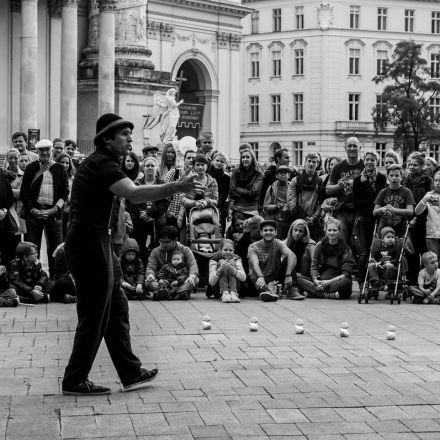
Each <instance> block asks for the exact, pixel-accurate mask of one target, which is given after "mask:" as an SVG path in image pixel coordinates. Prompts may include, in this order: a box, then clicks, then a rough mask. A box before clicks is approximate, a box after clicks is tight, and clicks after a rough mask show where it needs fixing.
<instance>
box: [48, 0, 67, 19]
mask: <svg viewBox="0 0 440 440" xmlns="http://www.w3.org/2000/svg"><path fill="white" fill-rule="evenodd" d="M62 6H63V5H62V1H61V0H50V2H49V7H48V9H49V15H50V16H51V17H54V18H61V8H62Z"/></svg>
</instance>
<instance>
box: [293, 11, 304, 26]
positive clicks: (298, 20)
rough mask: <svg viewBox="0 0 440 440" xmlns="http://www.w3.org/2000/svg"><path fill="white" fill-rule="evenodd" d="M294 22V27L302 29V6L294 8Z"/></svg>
mask: <svg viewBox="0 0 440 440" xmlns="http://www.w3.org/2000/svg"><path fill="white" fill-rule="evenodd" d="M295 24H296V29H304V6H297V7H296V8H295Z"/></svg>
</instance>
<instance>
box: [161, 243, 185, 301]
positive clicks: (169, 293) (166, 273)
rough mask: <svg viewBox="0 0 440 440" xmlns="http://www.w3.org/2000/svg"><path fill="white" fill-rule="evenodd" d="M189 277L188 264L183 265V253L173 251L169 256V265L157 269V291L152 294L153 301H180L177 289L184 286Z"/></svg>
mask: <svg viewBox="0 0 440 440" xmlns="http://www.w3.org/2000/svg"><path fill="white" fill-rule="evenodd" d="M188 275H189V269H188V264H186V263H185V261H184V258H183V252H181V251H174V252H173V255H172V256H171V263H167V264H165V265H164V266H162V267H161V268H160V269H159V273H158V274H157V279H158V282H159V290H157V291H156V292H154V294H153V300H154V301H161V300H163V299H167V300H168V301H170V300H172V299H182V298H181V297H182V294H181V292H179V287H181V286H183V285H184V284H185V281H186V279H187V278H188Z"/></svg>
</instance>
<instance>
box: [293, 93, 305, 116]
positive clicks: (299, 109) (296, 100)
mask: <svg viewBox="0 0 440 440" xmlns="http://www.w3.org/2000/svg"><path fill="white" fill-rule="evenodd" d="M293 120H294V121H304V95H303V94H302V93H295V94H294V95H293Z"/></svg>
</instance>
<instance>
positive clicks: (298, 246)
mask: <svg viewBox="0 0 440 440" xmlns="http://www.w3.org/2000/svg"><path fill="white" fill-rule="evenodd" d="M306 246H307V243H304V240H303V239H301V240H292V243H291V245H290V250H291V251H292V252H293V253H294V254H295V256H296V259H297V261H298V266H297V267H298V269H299V261H300V260H301V258H302V256H303V255H304V254H305V252H306Z"/></svg>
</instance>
